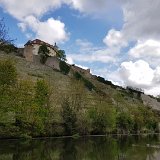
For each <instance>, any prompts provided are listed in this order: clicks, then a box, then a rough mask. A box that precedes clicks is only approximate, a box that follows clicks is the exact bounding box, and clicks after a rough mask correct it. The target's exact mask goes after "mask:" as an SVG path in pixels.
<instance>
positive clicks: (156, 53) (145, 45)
mask: <svg viewBox="0 0 160 160" xmlns="http://www.w3.org/2000/svg"><path fill="white" fill-rule="evenodd" d="M129 55H130V56H132V57H134V58H142V57H146V56H149V57H154V58H159V57H160V41H156V40H152V39H149V40H146V41H139V42H138V43H137V44H136V46H134V47H133V48H132V49H131V50H130V51H129Z"/></svg>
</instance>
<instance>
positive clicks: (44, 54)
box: [38, 44, 49, 64]
mask: <svg viewBox="0 0 160 160" xmlns="http://www.w3.org/2000/svg"><path fill="white" fill-rule="evenodd" d="M38 54H39V55H40V62H41V63H42V64H45V62H46V61H47V58H48V57H49V49H48V48H47V46H46V45H44V44H43V45H41V46H40V47H39V50H38Z"/></svg>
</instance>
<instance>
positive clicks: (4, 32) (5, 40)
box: [0, 18, 13, 47]
mask: <svg viewBox="0 0 160 160" xmlns="http://www.w3.org/2000/svg"><path fill="white" fill-rule="evenodd" d="M12 42H13V40H12V39H11V38H10V37H9V35H8V29H7V27H6V25H5V23H4V19H3V18H2V19H0V47H2V46H3V45H6V44H12Z"/></svg>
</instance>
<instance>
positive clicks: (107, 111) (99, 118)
mask: <svg viewBox="0 0 160 160" xmlns="http://www.w3.org/2000/svg"><path fill="white" fill-rule="evenodd" d="M89 116H90V118H91V121H92V132H93V133H94V134H105V133H107V132H111V131H113V130H114V127H115V123H116V113H115V110H114V108H112V107H111V106H107V105H106V104H103V103H102V104H100V105H98V106H97V107H96V108H91V109H90V110H89Z"/></svg>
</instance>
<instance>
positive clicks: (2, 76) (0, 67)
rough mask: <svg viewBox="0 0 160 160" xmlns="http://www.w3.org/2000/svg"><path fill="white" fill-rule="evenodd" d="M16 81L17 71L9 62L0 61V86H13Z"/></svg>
mask: <svg viewBox="0 0 160 160" xmlns="http://www.w3.org/2000/svg"><path fill="white" fill-rule="evenodd" d="M16 81H17V71H16V67H15V66H14V64H13V62H12V61H11V60H5V61H0V85H13V84H15V83H16Z"/></svg>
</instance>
